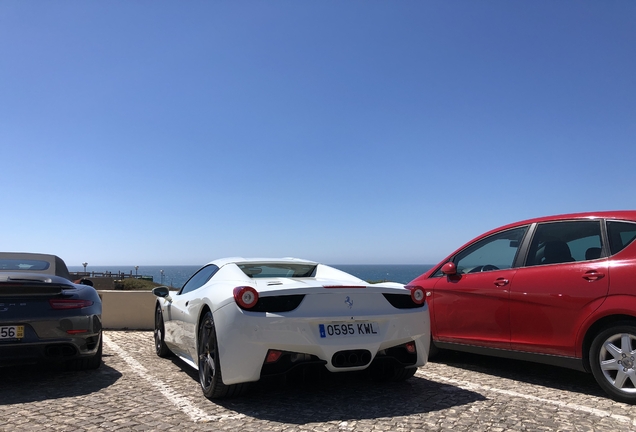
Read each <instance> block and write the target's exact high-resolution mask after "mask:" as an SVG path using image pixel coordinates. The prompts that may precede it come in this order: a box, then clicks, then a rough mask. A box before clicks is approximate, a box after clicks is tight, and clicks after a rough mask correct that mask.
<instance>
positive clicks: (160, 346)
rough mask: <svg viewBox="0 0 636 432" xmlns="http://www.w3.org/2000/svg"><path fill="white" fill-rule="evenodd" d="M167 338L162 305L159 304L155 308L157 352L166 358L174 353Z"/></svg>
mask: <svg viewBox="0 0 636 432" xmlns="http://www.w3.org/2000/svg"><path fill="white" fill-rule="evenodd" d="M164 338H165V325H164V323H163V314H162V313H161V306H160V305H159V304H157V307H156V308H155V352H156V353H157V355H158V356H159V357H162V358H166V357H170V355H171V354H172V353H171V352H170V348H168V346H167V345H166V342H165V341H164Z"/></svg>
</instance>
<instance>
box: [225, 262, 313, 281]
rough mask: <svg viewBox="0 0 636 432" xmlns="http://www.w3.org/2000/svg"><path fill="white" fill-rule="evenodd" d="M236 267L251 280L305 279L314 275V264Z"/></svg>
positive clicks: (254, 264)
mask: <svg viewBox="0 0 636 432" xmlns="http://www.w3.org/2000/svg"><path fill="white" fill-rule="evenodd" d="M237 265H238V267H239V268H240V269H241V270H242V271H243V273H245V274H246V275H247V276H249V277H251V278H275V277H286V278H306V277H313V276H314V275H315V274H316V265H315V264H285V263H280V264H279V263H247V264H237Z"/></svg>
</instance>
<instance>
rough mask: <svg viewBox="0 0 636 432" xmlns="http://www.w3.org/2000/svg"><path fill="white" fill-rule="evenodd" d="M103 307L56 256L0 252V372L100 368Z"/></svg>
mask: <svg viewBox="0 0 636 432" xmlns="http://www.w3.org/2000/svg"><path fill="white" fill-rule="evenodd" d="M101 315H102V302H101V300H100V298H99V295H98V294H97V291H95V289H94V288H93V287H92V286H91V282H90V281H82V283H78V284H76V283H73V282H72V280H71V275H70V274H69V271H68V268H67V267H66V264H64V261H62V259H60V258H59V257H57V256H55V255H46V254H32V253H9V252H0V366H7V365H13V364H23V363H38V362H47V363H48V362H50V363H62V364H64V365H65V366H67V367H68V368H70V369H75V370H81V369H96V368H98V367H99V366H100V364H101V362H102V323H101Z"/></svg>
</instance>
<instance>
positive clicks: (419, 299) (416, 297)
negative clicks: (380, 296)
mask: <svg viewBox="0 0 636 432" xmlns="http://www.w3.org/2000/svg"><path fill="white" fill-rule="evenodd" d="M404 288H406V289H408V290H410V291H411V300H413V302H414V303H415V304H422V303H424V301H425V300H426V293H424V288H422V287H421V286H417V285H406V286H405V287H404Z"/></svg>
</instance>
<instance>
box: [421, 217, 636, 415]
mask: <svg viewBox="0 0 636 432" xmlns="http://www.w3.org/2000/svg"><path fill="white" fill-rule="evenodd" d="M634 239H636V211H615V212H598V213H579V214H568V215H560V216H552V217H543V218H537V219H531V220H526V221H522V222H518V223H514V224H510V225H506V226H503V227H501V228H497V229H495V230H492V231H489V232H487V233H485V234H483V235H481V236H480V237H477V238H476V239H474V240H472V241H471V242H469V243H467V244H466V245H464V246H462V247H461V248H460V249H458V250H457V251H455V252H453V253H452V254H451V255H450V256H449V257H447V258H446V259H444V260H443V261H442V262H441V263H439V264H438V265H437V266H435V267H433V268H432V269H431V270H429V271H428V272H426V273H425V274H423V275H422V276H420V277H418V278H416V279H414V280H413V281H412V282H411V283H410V284H409V285H411V286H420V287H422V288H424V290H425V292H426V295H427V301H428V304H429V308H430V314H431V315H430V316H431V335H432V342H433V344H434V345H432V348H433V347H437V348H440V349H452V350H456V351H468V352H473V353H478V354H487V355H494V356H500V357H507V358H515V359H521V360H529V361H535V362H540V363H547V364H551V365H557V366H563V367H568V368H573V369H578V370H583V371H587V372H592V373H593V374H594V377H595V378H596V381H597V382H598V383H599V385H600V386H601V387H602V388H603V390H605V391H606V392H607V393H608V394H609V395H610V396H611V397H612V398H613V399H615V400H618V401H621V402H627V403H636V241H634Z"/></svg>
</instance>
